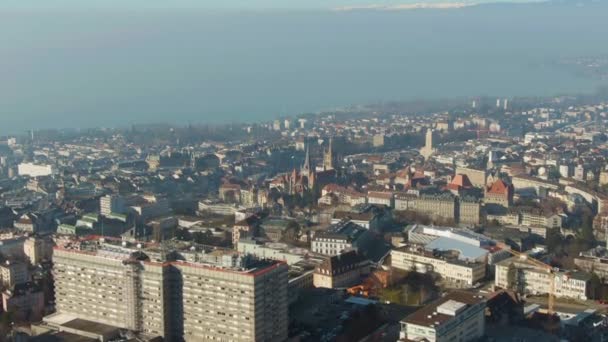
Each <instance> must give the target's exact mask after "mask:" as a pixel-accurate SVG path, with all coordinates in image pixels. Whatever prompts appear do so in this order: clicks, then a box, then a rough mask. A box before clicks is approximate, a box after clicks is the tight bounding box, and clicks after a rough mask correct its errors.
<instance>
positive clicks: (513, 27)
mask: <svg viewBox="0 0 608 342" xmlns="http://www.w3.org/2000/svg"><path fill="white" fill-rule="evenodd" d="M607 13H608V4H606V3H602V2H599V3H587V4H585V5H584V6H582V5H581V6H577V5H574V4H559V3H543V4H492V5H480V6H474V7H468V8H462V9H450V10H410V11H365V10H362V11H351V12H332V11H317V10H300V11H269V12H253V11H242V12H236V11H215V12H209V11H205V10H202V9H198V10H187V9H179V10H178V9H176V10H151V9H147V10H139V11H136V10H132V9H131V10H127V9H124V10H121V11H118V10H115V11H113V10H97V11H87V10H82V9H81V10H72V11H69V10H47V11H42V10H24V9H12V10H4V11H0V133H3V134H6V133H19V132H22V131H24V130H27V129H39V128H63V127H92V126H106V127H107V126H120V125H129V124H133V123H146V122H170V123H175V124H188V123H201V122H203V123H204V122H212V123H222V122H232V121H246V122H251V121H260V120H267V119H272V118H276V117H278V116H281V115H294V114H298V113H302V112H316V111H320V110H324V109H330V108H335V107H340V106H346V105H351V104H367V103H375V102H379V101H393V100H410V99H414V98H425V99H433V98H446V97H461V96H480V95H489V96H500V97H510V96H528V95H543V96H544V95H556V94H562V93H580V92H591V91H593V90H594V89H596V88H597V87H598V86H599V85H601V81H600V80H597V79H593V78H585V77H584V76H582V75H581V74H580V73H574V72H572V71H571V70H568V69H567V68H563V67H560V66H558V65H557V64H556V63H555V62H556V61H557V60H560V59H563V58H573V57H578V56H594V55H606V54H608V44H606V37H608V25H607V24H606V20H605V16H606V14H607Z"/></svg>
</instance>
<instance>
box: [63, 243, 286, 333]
mask: <svg viewBox="0 0 608 342" xmlns="http://www.w3.org/2000/svg"><path fill="white" fill-rule="evenodd" d="M140 247H141V248H140ZM218 252H219V251H215V252H212V251H206V252H201V251H199V250H197V249H193V248H186V249H184V250H183V251H182V250H168V251H167V250H164V251H163V250H159V249H158V248H157V247H149V248H148V247H144V246H141V245H137V246H134V245H128V244H126V243H123V244H119V243H110V242H107V241H104V240H98V241H86V240H79V241H77V242H74V241H72V242H68V243H65V244H63V245H62V246H59V247H56V248H55V251H54V256H53V262H54V267H53V276H54V279H55V297H56V309H57V312H58V313H59V314H66V315H70V316H74V317H77V318H84V319H86V320H89V321H93V322H97V323H102V324H106V325H110V326H113V327H118V328H121V329H127V330H131V331H135V332H140V333H144V334H148V335H156V336H161V337H164V338H165V339H166V340H170V341H172V340H181V339H182V338H183V339H184V340H185V341H207V340H218V341H219V340H230V341H283V340H285V339H286V338H287V324H288V322H287V314H288V313H287V298H286V297H287V286H288V283H287V265H285V264H283V263H280V262H264V261H256V260H253V259H251V258H246V257H242V258H239V257H237V255H236V254H235V253H234V252H226V253H218ZM176 254H177V255H180V258H179V259H180V260H183V261H175V259H173V257H169V256H175V255H176ZM270 298H272V300H269V299H270ZM203 303H204V305H203Z"/></svg>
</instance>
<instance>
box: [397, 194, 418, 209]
mask: <svg viewBox="0 0 608 342" xmlns="http://www.w3.org/2000/svg"><path fill="white" fill-rule="evenodd" d="M417 198H418V196H416V195H413V194H396V195H395V210H399V211H406V210H415V209H416V199H417Z"/></svg>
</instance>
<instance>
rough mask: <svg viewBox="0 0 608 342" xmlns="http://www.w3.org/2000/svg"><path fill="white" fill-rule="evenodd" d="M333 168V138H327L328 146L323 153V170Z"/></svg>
mask: <svg viewBox="0 0 608 342" xmlns="http://www.w3.org/2000/svg"><path fill="white" fill-rule="evenodd" d="M333 169H334V151H333V138H329V148H328V149H327V150H326V151H325V153H324V154H323V170H324V171H327V170H333Z"/></svg>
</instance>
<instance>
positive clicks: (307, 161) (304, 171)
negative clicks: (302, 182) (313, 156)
mask: <svg viewBox="0 0 608 342" xmlns="http://www.w3.org/2000/svg"><path fill="white" fill-rule="evenodd" d="M309 152H310V151H309V148H308V146H306V157H305V158H304V164H303V165H302V168H301V169H300V174H301V175H302V176H306V177H308V175H309V174H310V153H309Z"/></svg>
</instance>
